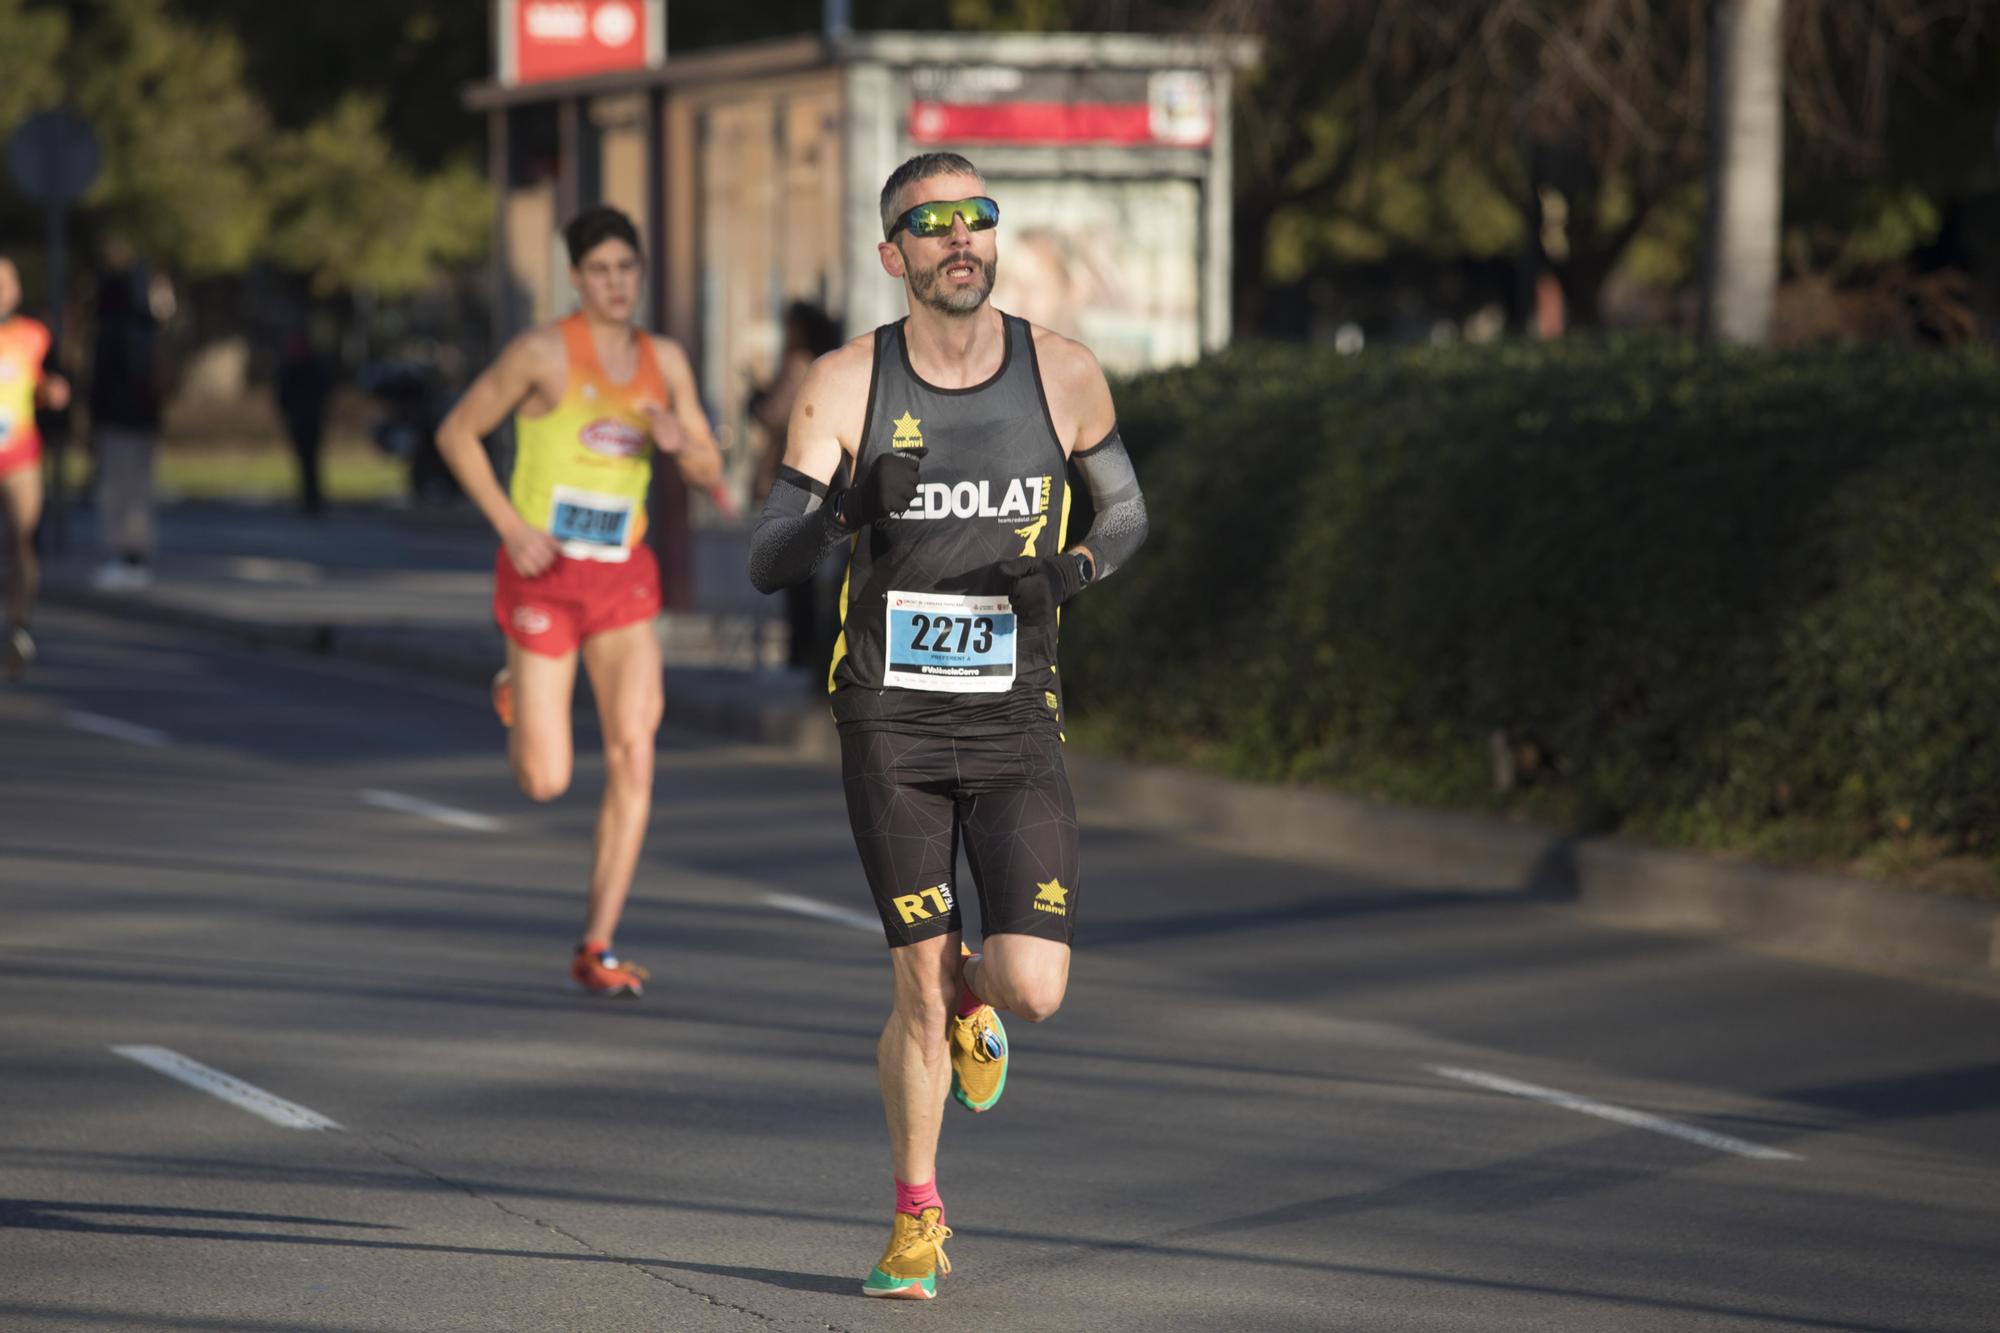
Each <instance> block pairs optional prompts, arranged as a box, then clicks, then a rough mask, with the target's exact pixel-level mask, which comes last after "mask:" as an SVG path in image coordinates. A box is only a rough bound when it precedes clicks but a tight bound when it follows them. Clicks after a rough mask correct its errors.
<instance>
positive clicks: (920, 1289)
mask: <svg viewBox="0 0 2000 1333" xmlns="http://www.w3.org/2000/svg"><path fill="white" fill-rule="evenodd" d="M950 1239H951V1228H950V1227H948V1226H946V1225H945V1224H944V1210H943V1209H941V1208H926V1209H924V1211H923V1212H922V1213H921V1214H919V1215H918V1216H916V1217H912V1216H910V1215H909V1214H908V1213H897V1214H896V1222H895V1226H894V1228H893V1229H892V1230H891V1231H890V1232H889V1248H888V1249H886V1250H884V1251H883V1252H882V1262H880V1263H878V1264H876V1265H875V1269H874V1271H873V1272H871V1273H870V1274H869V1275H868V1280H867V1281H866V1282H863V1283H862V1284H861V1294H862V1295H863V1296H886V1297H888V1298H889V1299H890V1300H903V1301H927V1300H929V1299H930V1298H931V1297H933V1296H935V1295H937V1280H938V1278H939V1277H940V1276H942V1275H943V1274H945V1273H949V1272H950V1271H951V1260H949V1259H947V1258H945V1257H944V1243H945V1242H946V1241H948V1240H950Z"/></svg>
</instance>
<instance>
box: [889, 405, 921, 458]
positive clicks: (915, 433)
mask: <svg viewBox="0 0 2000 1333" xmlns="http://www.w3.org/2000/svg"><path fill="white" fill-rule="evenodd" d="M895 424H896V433H895V434H894V435H892V436H890V437H889V447H890V448H891V449H921V448H923V447H924V433H923V432H922V431H920V430H918V429H917V427H919V426H921V425H923V424H924V419H923V418H922V417H913V416H911V415H910V414H909V413H908V412H905V413H903V415H901V416H899V417H897V418H896V423H895Z"/></svg>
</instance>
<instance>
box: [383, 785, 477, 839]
mask: <svg viewBox="0 0 2000 1333" xmlns="http://www.w3.org/2000/svg"><path fill="white" fill-rule="evenodd" d="M361 803H362V804H363V805H372V806H376V807H378V808H380V809H383V810H394V811H395V812H396V813H398V814H403V815H416V816H418V817H419V818H422V819H429V820H434V821H435V822H437V823H439V824H449V825H450V826H451V827H453V828H462V829H469V830H470V831H472V832H474V833H498V832H499V831H500V821H499V820H497V819H495V818H494V817H493V816H491V815H476V814H474V813H473V812H472V811H470V810H455V809H453V808H452V807H451V806H448V805H439V804H438V803H437V802H436V801H426V800H425V799H424V798H423V797H421V796H405V795H404V794H403V793H401V792H399V791H383V790H381V789H380V788H379V787H364V788H362V789H361Z"/></svg>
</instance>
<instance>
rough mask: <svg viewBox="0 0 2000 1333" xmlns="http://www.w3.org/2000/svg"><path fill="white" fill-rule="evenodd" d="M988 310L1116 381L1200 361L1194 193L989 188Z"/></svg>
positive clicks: (1050, 184) (1023, 182)
mask: <svg viewBox="0 0 2000 1333" xmlns="http://www.w3.org/2000/svg"><path fill="white" fill-rule="evenodd" d="M992 185H993V194H994V197H995V198H997V199H998V200H999V201H1000V266H999V272H998V274H997V275H996V276H995V279H994V284H993V304H994V305H996V306H998V307H999V308H1000V309H1002V310H1005V311H1007V312H1008V313H1009V314H1013V315H1019V316H1021V317H1022V318H1023V319H1028V320H1033V321H1034V322H1035V323H1037V324H1040V325H1042V326H1044V327H1046V328H1049V329H1053V330H1054V331H1055V332H1057V333H1060V334H1063V335H1064V336H1066V337H1070V338H1079V339H1081V340H1082V341H1083V342H1084V343H1086V344H1087V345H1088V346H1089V347H1090V349H1091V350H1092V351H1093V352H1095V353H1097V358H1098V360H1099V361H1101V362H1102V363H1103V364H1104V368H1105V369H1106V370H1108V371H1111V372H1112V373H1113V374H1130V373H1133V372H1136V371H1141V370H1152V369H1155V368H1157V367H1160V366H1170V365H1178V364H1181V363H1183V362H1188V361H1193V360H1195V359H1196V358H1197V357H1199V356H1200V355H1201V190H1200V188H1199V187H1198V186H1197V185H1196V184H1195V182H1193V181H1190V180H1033V179H1008V180H995V181H994V182H993V183H992Z"/></svg>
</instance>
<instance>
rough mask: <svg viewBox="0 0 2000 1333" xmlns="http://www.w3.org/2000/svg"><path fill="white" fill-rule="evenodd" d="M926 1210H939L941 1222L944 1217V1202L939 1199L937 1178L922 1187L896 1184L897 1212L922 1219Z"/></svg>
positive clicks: (899, 1182)
mask: <svg viewBox="0 0 2000 1333" xmlns="http://www.w3.org/2000/svg"><path fill="white" fill-rule="evenodd" d="M926 1208H935V1209H937V1210H938V1217H939V1220H942V1219H943V1217H944V1200H943V1199H940V1198H939V1197H938V1192H937V1177H936V1176H932V1177H931V1178H930V1179H929V1180H926V1181H925V1182H924V1183H923V1184H921V1185H905V1184H904V1183H903V1182H902V1181H900V1180H899V1181H897V1182H896V1211H897V1212H899V1213H908V1214H909V1215H910V1216H911V1217H921V1216H922V1215H923V1211H924V1209H926Z"/></svg>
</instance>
